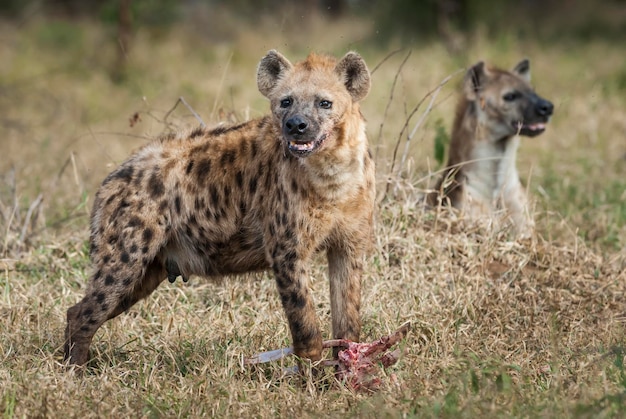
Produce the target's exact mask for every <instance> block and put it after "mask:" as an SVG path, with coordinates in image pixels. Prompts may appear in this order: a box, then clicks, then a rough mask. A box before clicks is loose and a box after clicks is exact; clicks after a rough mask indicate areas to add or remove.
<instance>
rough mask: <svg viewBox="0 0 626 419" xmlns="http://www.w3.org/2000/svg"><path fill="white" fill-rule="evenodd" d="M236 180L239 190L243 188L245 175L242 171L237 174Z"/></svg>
mask: <svg viewBox="0 0 626 419" xmlns="http://www.w3.org/2000/svg"><path fill="white" fill-rule="evenodd" d="M235 180H236V181H237V186H238V187H239V189H241V188H242V187H243V173H241V170H238V171H237V174H236V175H235Z"/></svg>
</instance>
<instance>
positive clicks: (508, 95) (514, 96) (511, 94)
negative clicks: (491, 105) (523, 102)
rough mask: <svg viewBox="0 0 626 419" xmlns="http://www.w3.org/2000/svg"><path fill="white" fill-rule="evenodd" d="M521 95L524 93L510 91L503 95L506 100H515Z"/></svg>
mask: <svg viewBox="0 0 626 419" xmlns="http://www.w3.org/2000/svg"><path fill="white" fill-rule="evenodd" d="M520 97H522V94H521V93H520V92H509V93H506V94H505V95H504V96H502V99H504V101H505V102H513V101H514V100H517V99H519V98H520Z"/></svg>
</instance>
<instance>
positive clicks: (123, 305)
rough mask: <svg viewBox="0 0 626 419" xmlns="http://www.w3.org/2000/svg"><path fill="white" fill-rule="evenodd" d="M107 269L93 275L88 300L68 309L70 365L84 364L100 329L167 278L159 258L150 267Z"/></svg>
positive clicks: (67, 329)
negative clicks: (94, 337) (95, 335)
mask: <svg viewBox="0 0 626 419" xmlns="http://www.w3.org/2000/svg"><path fill="white" fill-rule="evenodd" d="M107 268H109V267H107V266H105V267H102V268H101V269H100V270H98V271H97V272H96V273H95V274H94V275H93V277H92V278H91V281H90V282H89V286H88V289H87V292H86V294H85V297H84V298H83V299H82V300H81V301H80V302H79V303H78V304H76V305H74V306H73V307H70V308H69V309H68V310H67V326H66V328H65V360H66V361H69V363H70V364H76V365H83V364H85V363H86V362H87V360H88V358H89V346H90V344H91V340H92V339H93V336H94V334H95V333H96V331H97V330H98V329H99V328H100V326H102V324H104V322H106V321H107V320H109V319H112V318H114V317H116V316H118V315H119V314H121V313H123V312H124V311H126V310H128V309H129V308H130V307H132V305H133V304H135V303H136V302H137V301H139V300H140V299H142V298H144V297H147V296H148V295H150V294H151V293H152V291H154V290H155V289H156V288H157V287H158V286H159V284H160V283H161V282H163V280H165V278H166V277H167V272H166V269H165V267H164V264H163V262H162V261H161V259H160V258H158V257H157V258H156V259H154V260H153V261H152V262H150V263H149V264H147V266H146V265H144V264H142V263H141V262H138V263H137V264H136V265H134V266H132V267H131V268H130V269H128V267H125V268H124V269H119V268H117V269H110V268H109V269H107ZM111 268H112V267H111Z"/></svg>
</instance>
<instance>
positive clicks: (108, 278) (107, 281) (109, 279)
mask: <svg viewBox="0 0 626 419" xmlns="http://www.w3.org/2000/svg"><path fill="white" fill-rule="evenodd" d="M114 282H115V279H114V278H113V276H112V275H107V276H106V278H104V285H113V283H114Z"/></svg>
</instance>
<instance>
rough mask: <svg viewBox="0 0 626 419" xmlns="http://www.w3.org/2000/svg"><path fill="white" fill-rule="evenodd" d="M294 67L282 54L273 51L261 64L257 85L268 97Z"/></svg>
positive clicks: (257, 74) (258, 70) (257, 73)
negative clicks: (279, 81)
mask: <svg viewBox="0 0 626 419" xmlns="http://www.w3.org/2000/svg"><path fill="white" fill-rule="evenodd" d="M292 67H293V66H292V65H291V63H290V62H289V60H287V59H286V58H285V57H283V56H282V55H281V54H280V52H278V51H276V50H271V51H269V52H268V53H267V55H266V56H265V57H263V59H262V60H261V62H260V63H259V67H258V68H257V72H256V83H257V86H258V87H259V91H260V92H261V93H262V94H263V96H265V97H268V96H269V94H270V93H271V92H272V89H274V87H276V83H277V82H278V80H280V78H281V77H282V76H283V75H284V74H285V72H287V71H288V70H290V69H291V68H292Z"/></svg>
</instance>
